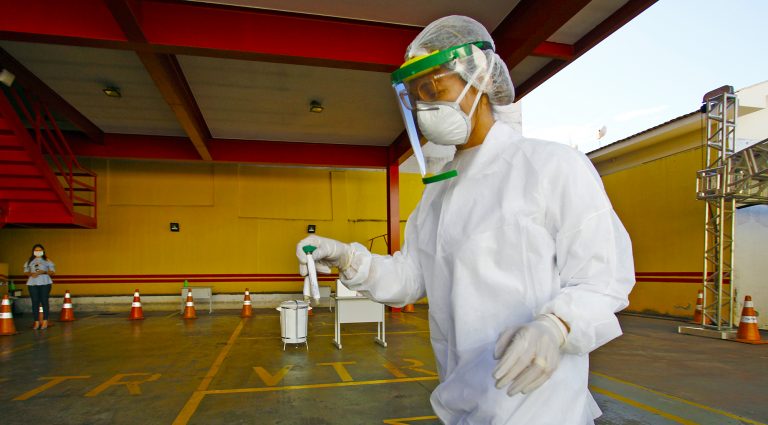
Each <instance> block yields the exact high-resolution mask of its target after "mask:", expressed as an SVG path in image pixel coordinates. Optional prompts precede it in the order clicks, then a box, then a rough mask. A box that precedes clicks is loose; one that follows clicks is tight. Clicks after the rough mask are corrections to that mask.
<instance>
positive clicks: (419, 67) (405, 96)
mask: <svg viewBox="0 0 768 425" xmlns="http://www.w3.org/2000/svg"><path fill="white" fill-rule="evenodd" d="M477 49H480V50H492V46H491V44H490V43H488V42H485V41H477V42H473V43H467V44H462V45H460V46H454V47H451V48H449V49H446V50H441V51H436V52H433V53H430V54H428V55H425V56H420V57H416V58H413V59H411V60H409V61H407V62H405V63H404V64H403V65H402V66H401V67H400V68H399V69H398V70H396V71H395V72H393V73H392V75H391V80H392V88H393V89H394V90H395V94H396V95H397V99H398V106H399V107H400V114H401V115H402V117H403V123H404V124H405V131H406V133H407V134H408V140H409V141H410V143H411V148H412V149H413V155H414V156H415V157H416V162H417V163H418V164H419V171H420V172H421V176H422V181H423V182H424V183H425V184H429V183H434V182H437V181H442V180H445V179H449V178H451V177H455V176H456V175H457V172H456V170H451V171H449V172H447V173H444V174H440V175H436V176H432V177H428V178H424V176H426V174H427V170H426V163H425V161H424V153H423V152H422V150H421V142H420V140H419V133H418V130H417V128H416V116H415V111H414V110H413V107H412V105H415V104H416V100H418V99H416V98H414V97H415V96H414V94H413V93H409V90H408V84H407V83H408V82H409V81H411V80H413V79H415V78H418V77H420V76H422V75H426V74H427V73H429V72H431V71H433V70H435V69H437V68H438V67H440V66H442V65H444V64H446V63H449V62H451V61H453V60H456V59H462V58H466V57H469V56H472V55H473V54H474V53H475V52H476V51H477Z"/></svg>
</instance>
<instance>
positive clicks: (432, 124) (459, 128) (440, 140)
mask: <svg viewBox="0 0 768 425" xmlns="http://www.w3.org/2000/svg"><path fill="white" fill-rule="evenodd" d="M479 98H480V97H479V96H478V99H479ZM418 105H419V109H417V111H416V120H417V122H418V123H419V130H421V134H423V135H424V137H426V138H427V140H429V141H430V142H432V143H435V144H438V145H447V146H454V145H463V144H464V143H467V140H469V134H470V133H471V132H472V122H471V121H470V116H469V115H467V114H465V113H464V111H462V110H461V107H459V105H458V103H457V102H430V103H427V102H418ZM473 109H474V108H473ZM472 112H474V110H473V111H471V112H470V114H471V113H472Z"/></svg>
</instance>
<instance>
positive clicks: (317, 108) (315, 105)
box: [309, 100, 325, 114]
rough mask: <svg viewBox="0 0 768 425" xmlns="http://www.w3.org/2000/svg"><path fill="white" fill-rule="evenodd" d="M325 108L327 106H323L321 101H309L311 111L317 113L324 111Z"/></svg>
mask: <svg viewBox="0 0 768 425" xmlns="http://www.w3.org/2000/svg"><path fill="white" fill-rule="evenodd" d="M324 109H325V108H324V107H323V105H321V104H320V102H318V101H316V100H313V101H311V102H309V112H314V113H316V114H319V113H321V112H323V110H324Z"/></svg>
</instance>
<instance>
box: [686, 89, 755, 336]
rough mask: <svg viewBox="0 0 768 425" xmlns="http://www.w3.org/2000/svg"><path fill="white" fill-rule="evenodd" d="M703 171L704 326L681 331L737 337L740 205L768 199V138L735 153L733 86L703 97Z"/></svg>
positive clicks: (700, 179)
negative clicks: (735, 273) (736, 258)
mask: <svg viewBox="0 0 768 425" xmlns="http://www.w3.org/2000/svg"><path fill="white" fill-rule="evenodd" d="M702 112H703V113H704V114H705V130H706V138H705V139H704V141H703V146H702V150H703V152H702V157H703V163H704V169H702V170H701V171H698V172H697V179H696V197H697V198H698V199H700V200H703V201H705V213H704V220H705V227H704V273H703V286H704V301H703V304H704V311H703V313H704V314H703V315H702V323H700V325H701V327H680V328H678V331H679V332H680V333H687V334H695V335H702V336H709V337H715V338H722V339H730V338H733V337H734V336H733V334H734V332H733V327H734V314H735V313H736V312H735V305H734V299H733V298H734V280H733V258H734V239H733V236H734V228H735V216H734V214H735V212H736V209H737V208H739V207H744V206H750V205H757V204H766V203H768V139H765V140H763V141H761V142H759V143H756V144H754V145H752V146H750V147H747V148H746V149H743V150H740V151H738V152H736V120H737V117H738V99H737V97H736V94H735V93H734V91H733V87H731V86H723V87H720V88H719V89H716V90H713V91H711V92H709V93H707V94H706V95H705V96H704V105H703V106H702Z"/></svg>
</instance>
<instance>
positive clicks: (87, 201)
mask: <svg viewBox="0 0 768 425" xmlns="http://www.w3.org/2000/svg"><path fill="white" fill-rule="evenodd" d="M3 226H15V227H73V228H95V227H96V174H95V173H93V172H92V171H90V170H88V169H86V168H85V167H83V166H81V165H80V163H79V162H78V160H77V158H76V157H75V156H74V155H73V153H72V151H71V150H70V147H69V144H68V143H67V140H66V138H65V137H64V135H63V134H62V132H61V130H60V129H59V126H58V125H57V124H56V121H55V119H54V117H53V115H52V114H51V111H49V110H48V109H47V108H46V107H45V105H43V104H42V103H41V102H39V101H37V100H35V99H33V98H32V97H31V96H30V95H29V94H28V93H26V94H25V93H23V92H20V91H19V90H17V89H16V88H14V87H6V86H3V85H0V227H3Z"/></svg>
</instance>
